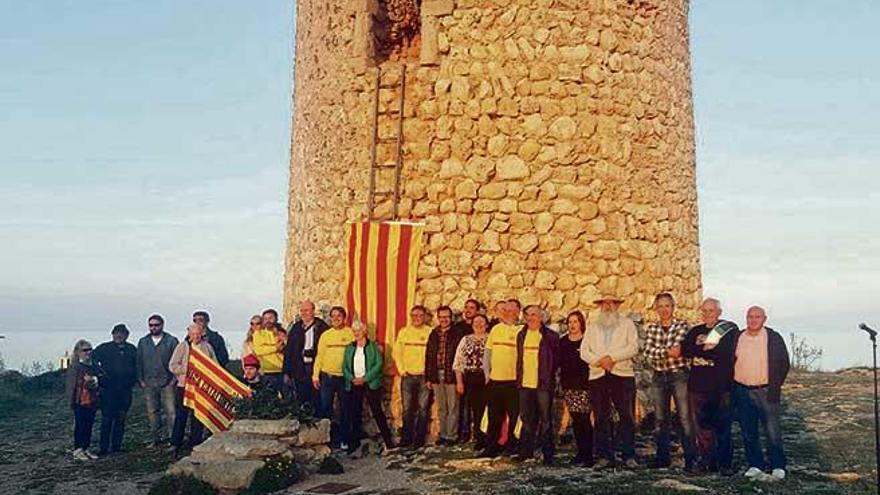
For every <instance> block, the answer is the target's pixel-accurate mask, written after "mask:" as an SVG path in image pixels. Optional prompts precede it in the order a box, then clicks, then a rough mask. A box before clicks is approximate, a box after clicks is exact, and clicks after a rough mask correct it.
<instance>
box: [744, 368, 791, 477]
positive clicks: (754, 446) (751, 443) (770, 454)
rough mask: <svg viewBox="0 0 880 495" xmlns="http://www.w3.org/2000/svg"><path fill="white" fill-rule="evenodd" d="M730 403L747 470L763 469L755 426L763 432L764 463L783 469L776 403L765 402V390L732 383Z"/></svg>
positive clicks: (765, 388)
mask: <svg viewBox="0 0 880 495" xmlns="http://www.w3.org/2000/svg"><path fill="white" fill-rule="evenodd" d="M733 400H734V404H735V405H736V411H737V415H738V416H739V426H740V430H742V437H743V447H744V449H745V451H746V460H747V461H748V462H749V467H756V468H759V469H766V468H767V467H768V463H767V462H765V461H764V452H763V450H761V432H760V429H759V423H763V424H764V429H765V430H766V432H767V460H768V461H770V462H769V467H770V469H785V450H784V449H783V446H782V428H781V426H780V424H779V403H778V402H777V403H773V402H770V401H768V400H767V387H762V388H751V389H750V388H748V387H746V386H744V385H740V384H738V383H734V385H733Z"/></svg>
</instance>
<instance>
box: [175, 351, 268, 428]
mask: <svg viewBox="0 0 880 495" xmlns="http://www.w3.org/2000/svg"><path fill="white" fill-rule="evenodd" d="M250 396H251V391H250V389H249V388H248V387H247V386H245V384H243V383H241V382H240V381H238V379H236V378H235V377H234V376H233V375H232V373H230V372H228V371H226V369H224V368H223V367H221V366H220V365H219V364H218V363H217V362H215V361H213V360H212V359H211V358H209V357H208V356H206V355H205V354H204V353H203V352H202V351H200V350H199V349H198V348H197V347H190V350H189V360H188V361H187V369H186V386H185V388H184V391H183V405H184V406H186V407H189V408H191V409H192V410H193V413H194V414H195V416H196V419H198V420H199V421H200V422H201V423H202V424H203V425H205V427H206V428H208V429H209V430H211V432H213V433H218V432H221V431H225V430H228V429H229V427H230V425H232V421H233V420H234V419H235V417H234V415H233V412H232V399H234V398H241V397H250Z"/></svg>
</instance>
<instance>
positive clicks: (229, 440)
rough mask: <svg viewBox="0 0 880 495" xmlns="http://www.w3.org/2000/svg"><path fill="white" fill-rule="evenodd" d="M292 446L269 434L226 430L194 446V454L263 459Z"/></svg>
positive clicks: (285, 450)
mask: <svg viewBox="0 0 880 495" xmlns="http://www.w3.org/2000/svg"><path fill="white" fill-rule="evenodd" d="M289 448H290V447H289V446H288V445H287V444H286V443H284V442H280V441H278V440H276V439H275V438H272V437H269V436H267V435H254V434H247V433H235V432H231V431H224V432H221V433H218V434H216V435H213V436H212V437H211V438H209V439H207V440H206V441H205V442H204V443H202V444H201V445H198V446H196V447H195V448H193V454H194V455H197V456H201V455H205V456H211V455H212V454H213V455H223V454H225V455H228V456H231V457H234V458H235V459H262V458H264V457H271V456H275V455H280V454H283V453H284V452H287V451H288V449H289Z"/></svg>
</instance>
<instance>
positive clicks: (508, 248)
mask: <svg viewBox="0 0 880 495" xmlns="http://www.w3.org/2000/svg"><path fill="white" fill-rule="evenodd" d="M296 8H297V18H296V24H297V29H296V67H295V90H294V120H293V137H292V144H291V163H290V167H291V174H290V209H289V215H290V218H289V241H288V249H287V259H286V274H285V282H284V284H285V285H284V298H285V316H286V317H287V318H290V317H291V316H292V314H293V312H295V310H296V304H295V303H296V301H297V300H299V299H301V298H304V297H309V298H312V299H313V300H316V301H322V302H327V303H339V302H341V301H342V300H343V280H344V277H345V247H344V246H343V229H342V227H343V225H344V223H345V222H346V221H349V220H364V219H365V218H366V215H367V204H368V183H369V176H370V163H371V143H372V139H373V105H374V94H375V93H374V87H375V84H376V78H377V76H376V73H377V68H379V69H381V70H382V74H383V75H382V80H381V83H382V85H383V86H387V87H388V88H390V89H385V90H382V91H381V92H380V96H381V97H380V102H379V106H380V110H382V111H384V110H388V109H391V108H393V107H394V105H395V104H396V103H395V102H397V101H398V100H397V98H398V97H399V94H398V93H399V91H400V85H399V81H398V78H399V77H400V70H399V68H400V66H401V65H402V64H403V65H405V70H406V73H405V79H406V85H405V88H406V89H405V95H404V102H405V103H404V112H403V148H402V149H403V153H402V159H403V167H402V171H401V174H402V177H401V198H400V201H399V215H398V216H399V218H400V219H403V220H413V221H421V222H424V223H425V224H426V235H425V238H424V241H423V246H424V247H423V250H422V252H423V256H422V260H421V265H420V269H419V274H418V290H417V297H418V298H419V299H420V300H421V301H422V302H423V303H424V304H426V305H427V306H428V307H433V306H436V305H437V304H439V303H451V304H453V305H454V306H455V307H461V305H462V303H463V301H464V299H465V298H467V297H471V296H474V297H477V298H479V299H482V300H484V301H487V302H490V301H495V300H497V299H499V298H506V297H510V296H515V297H518V298H519V299H521V300H522V301H523V302H525V303H532V302H536V303H540V304H542V305H544V306H545V307H546V308H547V309H549V310H550V311H551V312H552V313H553V315H554V317H557V318H558V317H560V316H562V315H563V314H564V313H565V312H567V311H569V310H572V309H575V308H580V309H583V310H586V309H590V308H591V307H592V301H593V299H594V298H595V297H596V296H598V295H599V294H600V293H609V294H615V295H619V296H624V297H625V298H626V300H627V302H626V303H625V306H624V307H625V308H628V309H630V310H631V311H634V312H644V311H645V309H646V308H647V306H648V305H650V303H651V300H652V297H653V294H655V293H656V292H658V291H661V290H668V291H671V292H672V293H673V294H675V296H676V297H677V299H678V301H679V307H680V308H681V309H683V310H684V311H685V314H686V315H688V316H693V315H694V313H693V311H694V310H695V309H696V307H697V305H698V303H699V298H700V292H701V284H700V263H699V254H700V253H699V245H698V222H697V198H696V178H695V157H694V124H693V109H692V99H691V81H690V62H689V49H688V24H687V23H688V2H687V0H420V1H418V0H297V2H296ZM396 126H397V121H396V117H395V116H393V114H391V113H388V114H384V113H383V114H382V115H381V116H380V117H379V119H378V134H379V135H380V137H381V136H383V135H384V136H387V135H390V134H394V133H395V129H396ZM377 154H378V158H377V160H378V161H380V162H381V161H387V160H393V159H394V150H393V149H392V147H391V146H383V145H380V146H378V148H377ZM378 210H380V211H381V212H384V213H388V212H390V211H391V208H390V204H388V203H387V202H386V203H380V204H379V205H378Z"/></svg>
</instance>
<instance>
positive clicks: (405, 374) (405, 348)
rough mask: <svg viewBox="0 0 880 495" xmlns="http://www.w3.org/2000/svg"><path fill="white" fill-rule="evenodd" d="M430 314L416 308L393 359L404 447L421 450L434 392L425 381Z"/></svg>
mask: <svg viewBox="0 0 880 495" xmlns="http://www.w3.org/2000/svg"><path fill="white" fill-rule="evenodd" d="M427 316H428V311H427V310H426V309H425V307H424V306H421V305H416V306H413V308H412V310H410V313H409V319H410V324H409V326H406V327H403V328H402V329H401V330H400V333H398V334H397V340H396V341H395V342H394V349H393V351H392V357H393V358H394V363H395V365H396V366H397V372H398V373H400V395H401V397H402V399H403V437H402V438H401V442H400V447H410V446H413V447H415V448H420V447H422V446H424V445H425V435H426V434H427V431H428V406H429V404H430V402H429V400H430V398H431V395H430V389H428V385H427V383H426V382H425V351H426V349H427V346H428V337H429V336H430V335H431V327H430V326H428V325H427V324H426V320H427Z"/></svg>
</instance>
